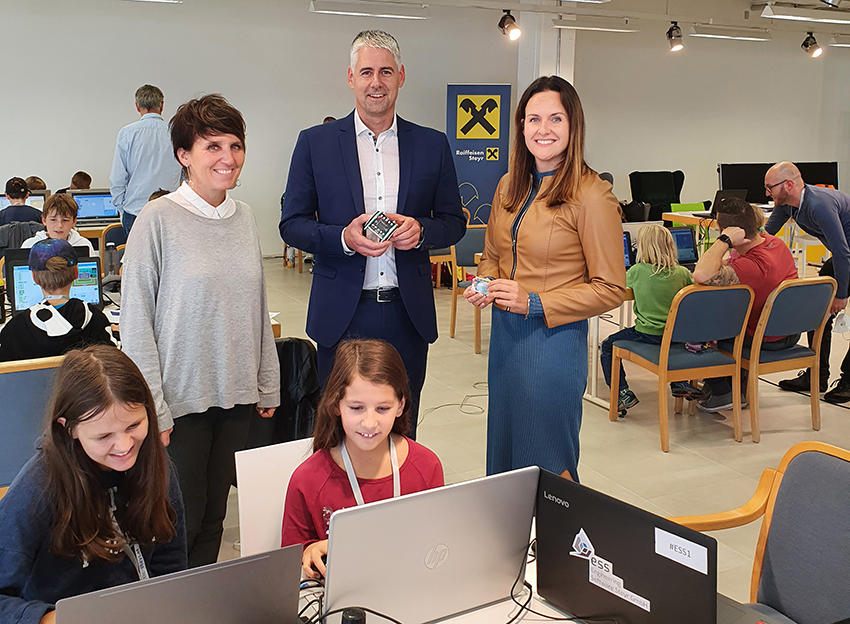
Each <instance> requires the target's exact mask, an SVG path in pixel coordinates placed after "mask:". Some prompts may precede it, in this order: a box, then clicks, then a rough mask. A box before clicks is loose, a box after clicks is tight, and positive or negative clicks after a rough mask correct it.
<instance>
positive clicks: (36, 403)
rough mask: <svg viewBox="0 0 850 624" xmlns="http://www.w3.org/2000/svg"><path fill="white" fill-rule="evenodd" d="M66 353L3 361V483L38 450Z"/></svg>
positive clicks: (0, 424)
mask: <svg viewBox="0 0 850 624" xmlns="http://www.w3.org/2000/svg"><path fill="white" fill-rule="evenodd" d="M63 357H64V356H59V357H51V358H40V359H37V360H20V361H17V362H4V363H2V364H0V405H2V409H0V412H2V414H3V417H2V418H0V486H8V485H9V484H10V483H11V482H12V480H13V479H14V478H15V475H17V474H18V471H19V470H20V469H21V468H23V466H24V464H25V463H26V462H27V460H29V458H30V457H32V456H33V454H34V453H35V445H36V442H37V441H38V439H39V437H40V436H41V434H42V433H43V432H44V424H45V413H46V411H47V403H48V401H49V400H50V391H51V387H52V385H53V376H54V375H55V373H56V367H58V366H59V365H60V364H61V363H62V359H63Z"/></svg>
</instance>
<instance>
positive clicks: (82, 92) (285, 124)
mask: <svg viewBox="0 0 850 624" xmlns="http://www.w3.org/2000/svg"><path fill="white" fill-rule="evenodd" d="M308 5H309V1H308V0H239V1H237V2H234V1H232V0H187V1H186V2H185V3H184V4H182V5H161V4H147V3H132V2H120V1H118V0H75V1H74V2H68V1H67V0H3V11H2V13H0V20H2V23H3V26H4V28H3V48H4V50H5V52H4V54H3V57H2V59H0V67H2V70H3V71H2V75H3V76H4V86H5V89H4V95H3V99H2V115H1V116H0V119H2V129H1V130H2V137H3V149H2V150H0V178H2V180H0V181H3V182H5V180H7V179H8V178H10V177H12V176H22V177H26V176H29V175H39V176H41V177H43V178H44V179H45V180H46V181H47V184H48V186H49V187H50V188H51V189H57V188H60V187H62V186H67V185H68V183H69V181H70V176H71V175H72V174H73V173H74V172H75V171H77V170H78V169H83V170H85V171H88V172H89V173H90V174H91V175H92V177H93V178H94V186H96V187H106V186H108V185H109V170H110V167H111V164H112V153H113V149H114V145H115V136H116V133H117V132H118V130H119V129H120V128H121V126H123V125H125V124H127V123H130V122H132V121H134V120H135V119H137V118H138V116H137V115H136V113H135V110H134V108H133V93H134V92H135V90H136V88H137V87H139V86H140V85H142V84H144V83H151V84H155V85H157V86H159V87H160V88H161V89H162V90H163V91H164V93H165V97H166V100H165V112H164V116H165V118H166V119H169V118H170V116H171V115H172V114H173V113H174V111H175V109H176V107H177V106H178V105H179V104H180V103H182V102H184V101H186V100H187V99H189V98H191V97H193V96H195V95H197V94H201V93H209V92H221V93H222V94H224V95H225V97H227V98H228V99H229V100H230V101H231V103H232V104H233V105H234V106H236V107H237V108H239V109H240V110H241V111H242V113H243V114H244V116H245V119H246V121H247V125H248V137H247V144H248V145H247V147H248V152H247V161H246V165H245V169H244V171H243V174H242V186H240V187H239V188H238V189H236V191H234V196H235V197H237V198H239V199H243V200H244V201H247V202H248V203H249V204H250V205H251V206H252V208H253V209H254V212H255V213H256V215H257V219H258V221H259V223H260V231H261V240H262V245H263V251H264V253H266V254H279V253H280V251H281V248H282V243H281V241H280V237H279V235H278V233H277V223H278V221H279V218H280V204H279V200H280V194H281V192H282V191H283V189H284V187H285V184H286V175H287V171H288V168H289V159H290V155H291V153H292V148H293V147H294V145H295V140H296V138H297V136H298V132H299V131H300V130H301V129H303V128H306V127H308V126H311V125H314V124H317V123H321V120H322V118H323V117H324V116H326V115H334V116H336V117H341V116H344V115H346V114H348V113H349V112H350V111H351V109H352V108H353V106H354V98H353V95H352V94H351V92H350V90H349V89H348V85H347V83H346V73H345V72H346V66H347V63H348V46H349V44H350V43H351V40H352V39H353V37H354V35H355V34H357V32H359V31H360V30H363V29H366V28H380V29H383V30H387V31H389V32H391V33H393V35H394V36H395V37H396V38H397V39H398V40H399V43H400V45H401V49H402V56H403V60H404V64H405V67H406V71H407V83H406V84H405V86H404V87H403V88H402V90H401V93H400V96H399V101H398V107H397V108H398V111H399V114H400V115H402V116H404V117H406V118H407V119H409V120H411V121H414V122H416V123H420V124H423V125H427V126H431V127H435V128H439V129H441V130H443V129H445V119H446V113H445V99H446V87H445V85H446V83H447V82H499V83H506V82H507V83H514V84H515V81H516V75H517V61H516V46H515V44H513V43H512V42H509V41H507V39H506V38H505V37H503V36H502V35H501V34H499V32H498V30H497V29H496V23H497V21H498V19H499V15H500V14H501V12H500V11H474V10H462V9H444V8H439V7H434V8H432V9H431V16H432V18H431V19H429V20H424V21H408V20H389V19H369V18H358V17H345V16H331V15H316V14H311V13H309V12H308V10H307V8H308ZM18 77H20V81H21V82H20V87H19V89H18V94H14V87H13V85H14V81H15V79H16V78H18Z"/></svg>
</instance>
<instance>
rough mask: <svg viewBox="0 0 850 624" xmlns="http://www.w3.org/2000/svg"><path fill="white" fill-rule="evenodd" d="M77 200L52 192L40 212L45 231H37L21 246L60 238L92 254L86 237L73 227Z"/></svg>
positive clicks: (75, 218)
mask: <svg viewBox="0 0 850 624" xmlns="http://www.w3.org/2000/svg"><path fill="white" fill-rule="evenodd" d="M78 209H79V206H77V202H75V201H74V198H73V197H71V196H70V195H60V194H56V193H54V194H53V195H51V196H50V197H48V198H47V200H46V201H45V202H44V211H43V212H42V214H41V222H42V223H43V224H44V227H46V228H47V231H45V232H39V233H37V234H36V235H35V236H33V237H31V238H28V239H27V240H25V241H24V242H23V244H22V245H21V247H22V248H23V249H29V248H30V247H32V246H33V245H34V244H35V243H37V242H38V241H43V240H47V239H61V240H65V241H68V242H69V243H70V244H71V246H72V247H88V250H89V256H94V248H93V247H92V246H91V243H90V242H89V241H88V239H87V238H83V237H82V236H80V233H79V232H77V230H75V229H74V226H76V225H77V210H78Z"/></svg>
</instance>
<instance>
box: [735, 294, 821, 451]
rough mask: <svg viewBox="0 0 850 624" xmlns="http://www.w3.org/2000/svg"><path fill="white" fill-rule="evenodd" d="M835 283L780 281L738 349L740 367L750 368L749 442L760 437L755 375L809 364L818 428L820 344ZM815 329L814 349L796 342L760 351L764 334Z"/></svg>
mask: <svg viewBox="0 0 850 624" xmlns="http://www.w3.org/2000/svg"><path fill="white" fill-rule="evenodd" d="M835 290H836V283H835V280H834V279H833V278H831V277H818V278H813V279H794V280H788V281H785V282H782V283H781V284H780V285H779V286H778V287H777V289H776V290H774V291H773V292H772V293H771V294H770V296H769V297H768V298H767V301H766V302H765V304H764V308H762V311H761V317H760V318H759V322H758V325H757V326H756V331H755V334H754V335H753V346H752V347H746V346H745V347H744V348H743V349H742V351H741V360H740V361H741V368H742V369H746V370H748V371H750V376H749V381H748V383H747V400H748V401H749V404H750V426H751V428H752V436H753V442H758V441H760V440H761V433H760V431H759V400H758V399H759V395H758V382H759V375H767V374H768V373H779V372H782V371H788V370H798V369H800V368H811V369H812V371H811V378H812V385H811V389H810V392H811V395H812V396H811V403H812V429H814V430H815V431H820V399H819V397H818V383H819V380H820V348H821V344H820V343H821V336H823V331H824V325H826V320H827V319H828V318H829V306H830V304H831V303H832V300H833V299H834V297H835ZM809 331H813V332H815V339H814V342H813V346H814V350H812V349H809V348H807V347H804V346H802V345H796V346H793V347H791V348H790V349H783V350H781V351H763V350H762V346H763V345H762V339H763V338H764V336H766V335H767V336H791V335H793V334H802V333H805V332H809Z"/></svg>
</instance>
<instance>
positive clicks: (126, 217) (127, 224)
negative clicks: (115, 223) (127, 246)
mask: <svg viewBox="0 0 850 624" xmlns="http://www.w3.org/2000/svg"><path fill="white" fill-rule="evenodd" d="M135 220H136V215H134V214H130V213H129V212H122V213H121V225H122V226H123V227H124V234H126V235H127V236H130V229H131V228H132V227H133V222H134V221H135Z"/></svg>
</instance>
